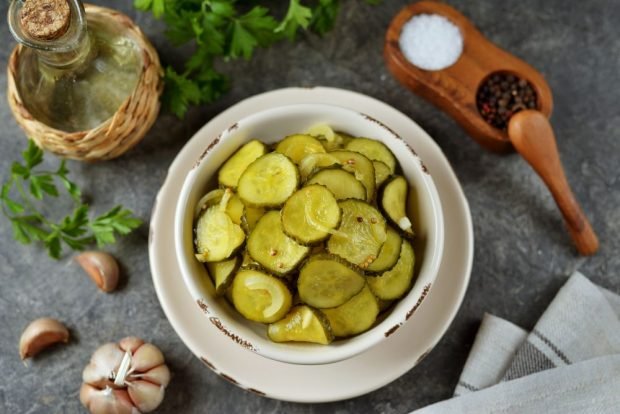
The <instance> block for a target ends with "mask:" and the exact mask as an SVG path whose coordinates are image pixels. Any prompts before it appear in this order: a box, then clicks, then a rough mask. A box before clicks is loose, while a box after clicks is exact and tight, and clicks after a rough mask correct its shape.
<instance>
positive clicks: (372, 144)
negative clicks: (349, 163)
mask: <svg viewBox="0 0 620 414" xmlns="http://www.w3.org/2000/svg"><path fill="white" fill-rule="evenodd" d="M345 149H347V150H349V151H355V152H359V153H360V154H364V155H365V156H366V157H368V159H370V160H372V161H381V162H382V163H384V164H385V165H387V166H388V167H389V169H390V174H394V172H395V171H396V158H394V154H392V151H390V149H389V148H388V147H387V146H386V145H385V144H384V143H383V142H381V141H377V140H374V139H370V138H355V139H353V140H351V141H350V142H349V143H348V144H347V145H346V147H345Z"/></svg>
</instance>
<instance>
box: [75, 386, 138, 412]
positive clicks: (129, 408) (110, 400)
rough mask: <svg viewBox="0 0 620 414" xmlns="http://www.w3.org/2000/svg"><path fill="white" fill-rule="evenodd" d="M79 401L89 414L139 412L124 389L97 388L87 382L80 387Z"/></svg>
mask: <svg viewBox="0 0 620 414" xmlns="http://www.w3.org/2000/svg"><path fill="white" fill-rule="evenodd" d="M80 402H81V403H82V404H83V405H84V407H86V408H87V409H88V411H89V412H90V414H112V413H113V414H140V412H139V411H138V410H136V408H135V407H134V404H133V403H132V401H131V398H130V397H129V394H128V393H127V391H126V390H114V389H112V388H110V387H105V388H103V389H98V388H96V387H93V386H91V385H89V384H82V387H81V388H80Z"/></svg>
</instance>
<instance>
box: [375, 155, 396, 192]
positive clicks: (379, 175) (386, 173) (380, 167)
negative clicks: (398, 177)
mask: <svg viewBox="0 0 620 414" xmlns="http://www.w3.org/2000/svg"><path fill="white" fill-rule="evenodd" d="M372 165H373V167H375V184H376V185H377V188H379V187H381V185H382V184H383V183H384V182H385V180H387V179H388V178H390V176H391V175H392V172H391V171H390V167H388V166H387V165H385V164H384V163H382V162H381V161H373V162H372Z"/></svg>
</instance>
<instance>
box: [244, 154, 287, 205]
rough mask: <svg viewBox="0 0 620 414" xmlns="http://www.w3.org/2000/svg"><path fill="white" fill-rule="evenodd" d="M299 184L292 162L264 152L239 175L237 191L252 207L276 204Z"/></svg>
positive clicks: (280, 156) (281, 156)
mask: <svg viewBox="0 0 620 414" xmlns="http://www.w3.org/2000/svg"><path fill="white" fill-rule="evenodd" d="M298 186H299V172H298V171H297V167H296V166H295V164H293V162H292V161H291V160H290V159H288V158H287V157H286V156H285V155H282V154H279V153H277V152H271V153H269V154H265V155H263V156H262V157H260V158H259V159H257V160H256V161H254V162H253V163H252V164H250V165H249V166H248V168H247V169H246V170H245V171H244V173H243V174H242V175H241V178H239V185H238V189H237V191H238V194H239V197H241V200H243V201H244V202H245V203H247V204H250V205H252V206H255V207H278V206H280V205H282V204H283V203H284V202H285V201H286V200H287V199H288V198H289V197H290V196H291V195H292V194H293V193H294V192H295V190H296V189H297V187H298Z"/></svg>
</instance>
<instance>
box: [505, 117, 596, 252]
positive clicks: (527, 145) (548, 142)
mask: <svg viewBox="0 0 620 414" xmlns="http://www.w3.org/2000/svg"><path fill="white" fill-rule="evenodd" d="M508 136H509V137H510V140H511V141H512V145H513V146H514V147H515V148H516V150H517V151H518V152H519V154H521V156H523V158H525V160H526V161H527V162H528V163H529V164H530V165H531V166H532V168H533V169H534V171H536V172H537V173H538V175H539V176H540V178H542V180H543V181H544V182H545V184H546V185H547V187H548V188H549V191H551V194H552V195H553V198H554V199H555V202H556V203H557V205H558V207H559V209H560V211H561V212H562V215H563V216H564V221H565V222H566V225H567V227H568V231H569V233H570V235H571V237H572V239H573V242H574V243H575V246H576V247H577V250H578V251H579V253H581V254H583V255H591V254H593V253H595V252H596V250H597V249H598V239H597V237H596V234H594V231H593V230H592V226H591V225H590V222H589V221H588V218H587V217H586V216H585V214H584V213H583V211H582V210H581V208H580V207H579V204H578V203H577V200H575V197H574V195H573V192H572V191H571V189H570V186H569V185H568V181H566V176H565V175H564V170H563V168H562V163H561V162H560V156H559V155H558V148H557V146H556V143H555V136H554V134H553V129H552V128H551V124H549V120H548V119H547V117H546V116H545V115H543V114H542V113H540V112H539V111H534V110H525V111H520V112H517V113H516V114H515V115H513V116H512V117H511V118H510V121H509V123H508Z"/></svg>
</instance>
